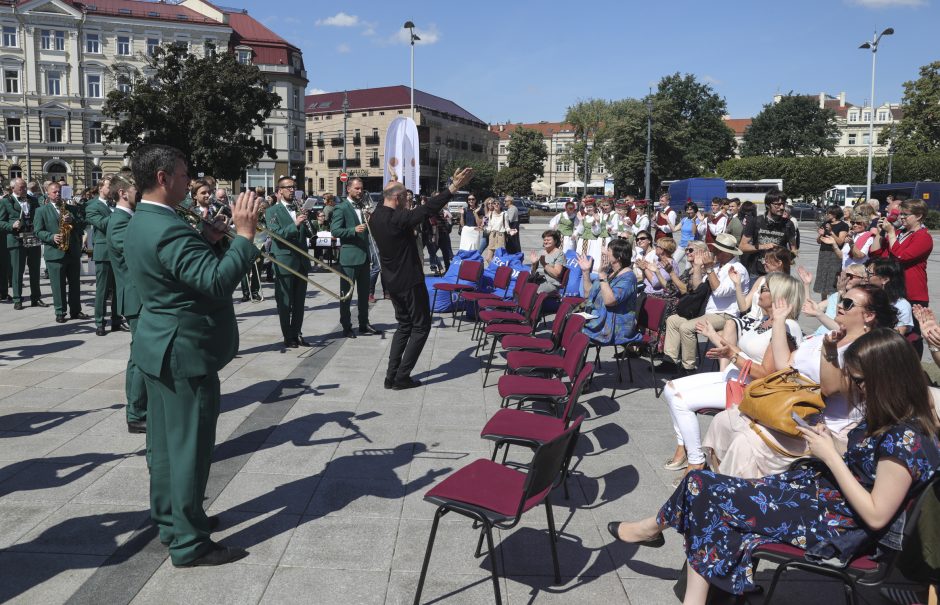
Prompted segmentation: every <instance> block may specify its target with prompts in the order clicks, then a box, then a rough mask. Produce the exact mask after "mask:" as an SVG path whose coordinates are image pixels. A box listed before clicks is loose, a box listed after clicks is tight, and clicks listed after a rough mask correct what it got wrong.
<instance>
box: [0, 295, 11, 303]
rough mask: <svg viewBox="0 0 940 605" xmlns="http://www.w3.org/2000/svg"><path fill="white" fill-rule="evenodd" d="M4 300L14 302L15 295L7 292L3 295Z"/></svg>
mask: <svg viewBox="0 0 940 605" xmlns="http://www.w3.org/2000/svg"><path fill="white" fill-rule="evenodd" d="M2 300H3V302H13V297H12V296H10V295H9V294H7V295H6V296H3V297H2Z"/></svg>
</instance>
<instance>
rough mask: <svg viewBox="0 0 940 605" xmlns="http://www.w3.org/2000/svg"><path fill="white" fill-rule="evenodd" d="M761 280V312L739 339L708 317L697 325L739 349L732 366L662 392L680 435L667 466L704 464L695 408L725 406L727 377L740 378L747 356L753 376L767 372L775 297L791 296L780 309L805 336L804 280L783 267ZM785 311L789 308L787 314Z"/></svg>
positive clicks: (790, 328) (797, 335)
mask: <svg viewBox="0 0 940 605" xmlns="http://www.w3.org/2000/svg"><path fill="white" fill-rule="evenodd" d="M760 281H761V285H760V290H759V293H758V294H757V296H756V297H755V303H756V304H755V305H754V306H755V307H757V308H758V309H760V313H761V315H760V318H759V319H758V320H757V321H756V322H753V323H751V324H749V325H748V327H747V328H745V329H744V330H743V331H742V332H741V337H740V339H736V340H735V343H734V344H729V343H728V342H727V341H725V340H723V339H722V337H721V335H719V334H718V332H717V331H715V328H714V327H712V325H711V324H710V323H708V322H706V321H701V322H699V323H698V325H697V326H696V327H697V329H698V330H699V332H701V333H702V334H703V335H705V336H706V337H707V338H708V339H709V340H710V341H712V343H713V344H714V345H715V346H716V347H732V346H733V347H734V350H735V351H737V352H736V353H735V354H733V355H732V356H731V358H730V361H729V363H728V364H727V368H726V369H724V370H723V371H719V372H703V373H700V374H692V375H690V376H686V377H684V378H679V379H676V380H672V381H669V382H668V383H666V388H665V389H664V390H663V397H664V398H665V399H666V404H667V405H668V406H669V414H670V415H671V416H672V425H673V428H674V429H675V431H676V440H677V441H678V443H679V445H678V446H677V447H676V453H675V454H673V456H672V458H671V459H670V460H668V461H667V462H666V465H665V468H666V469H667V470H679V469H681V468H682V467H684V466H688V469H689V470H695V469H701V468H704V467H705V454H704V453H703V452H702V446H701V442H702V437H701V433H700V432H699V424H698V418H696V416H695V412H696V411H697V410H702V409H713V410H720V409H724V407H725V403H726V393H725V387H726V383H727V382H728V381H729V380H737V379H738V378H739V376H740V374H741V369H743V367H744V366H745V364H747V363H748V362H750V363H752V364H753V366H754V369H753V375H754V377H756V378H762V377H763V376H765V375H766V373H765V371H764V370H763V368H761V367H760V364H761V361H762V360H763V359H764V357H765V355H766V354H767V350H768V349H769V347H770V337H771V327H772V323H773V320H772V317H771V311H772V310H773V301H775V300H783V301H786V303H787V305H786V306H783V305H779V306H778V310H779V311H780V313H781V314H783V323H784V325H785V329H786V333H787V336H788V337H789V338H790V339H791V340H792V341H793V342H794V343H795V344H799V343H800V342H801V341H802V340H803V334H802V332H800V326H799V324H798V323H796V319H797V317H799V309H800V304H801V303H802V302H803V299H804V297H805V296H806V295H805V293H804V289H803V283H802V282H800V280H798V279H796V278H794V277H790V276H789V275H786V274H784V273H768V274H767V275H766V276H764V277H761V280H760ZM785 311H787V312H786V313H785V314H784V312H785ZM726 361H728V360H727V359H726Z"/></svg>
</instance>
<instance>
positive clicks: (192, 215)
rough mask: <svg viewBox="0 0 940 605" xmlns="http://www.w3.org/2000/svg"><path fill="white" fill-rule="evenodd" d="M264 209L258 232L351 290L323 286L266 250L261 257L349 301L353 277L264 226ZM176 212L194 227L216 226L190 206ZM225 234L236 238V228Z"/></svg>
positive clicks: (179, 207) (259, 212) (351, 293)
mask: <svg viewBox="0 0 940 605" xmlns="http://www.w3.org/2000/svg"><path fill="white" fill-rule="evenodd" d="M264 210H265V209H260V210H259V211H258V227H257V229H258V232H259V233H264V234H265V235H267V236H268V237H270V238H271V239H273V240H275V241H277V242H278V243H280V244H282V245H284V246H287V247H288V248H290V249H291V250H293V251H294V252H297V253H298V254H303V255H304V256H306V257H307V258H308V259H310V262H312V263H316V264H317V265H318V266H320V267H323V268H324V269H326V270H327V271H330V272H332V273H335V274H336V275H337V276H338V277H339V278H340V279H343V280H346V282H347V283H349V291H347V292H346V296H340V295H339V294H337V293H336V292H333V291H332V290H330V289H329V288H326V287H324V286H322V285H321V284H319V283H317V282H316V281H314V280H313V279H311V278H310V277H309V276H307V275H304V274H303V273H301V272H300V271H296V270H295V269H294V268H293V267H289V266H287V265H286V264H285V263H282V262H281V261H279V260H277V259H276V258H274V256H273V255H271V254H268V253H266V252H259V254H260V255H261V257H262V258H263V259H265V260H267V261H270V262H272V263H274V264H275V265H277V266H278V267H280V268H281V269H283V270H284V271H287V272H288V273H290V274H291V275H293V276H295V277H297V278H300V279H302V280H304V281H306V282H307V283H308V284H309V285H311V286H312V287H314V288H317V289H319V290H322V291H323V293H324V294H327V295H329V296H332V297H333V298H335V299H337V300H340V301H343V302H345V301H347V300H350V299H351V298H352V295H353V290H354V288H353V286H354V285H355V282H353V280H352V278H350V277H349V276H347V275H345V274H343V273H341V272H339V271H337V270H336V269H334V268H333V267H330V266H329V265H327V264H326V263H324V262H323V261H321V260H320V259H318V258H316V257H314V255H312V254H310V251H309V250H304V249H302V248H301V247H300V246H297V245H295V244H294V243H293V242H290V241H288V240H286V239H284V238H283V237H281V236H280V235H278V234H276V233H274V232H273V231H271V230H270V229H268V228H267V227H265V226H264ZM176 213H177V214H178V215H180V217H182V218H183V220H185V221H186V222H187V223H189V224H190V225H191V226H192V227H193V229H198V228H199V225H201V224H203V223H205V224H206V225H208V226H210V227H213V228H214V225H213V224H212V223H211V222H210V221H208V220H206V219H205V218H204V217H202V216H199V214H197V213H196V212H194V211H192V210H191V209H189V208H183V207H182V206H177V207H176ZM219 214H221V213H219ZM219 214H217V215H216V216H219ZM223 235H224V236H225V237H227V238H229V239H235V237H236V233H235V230H234V229H232V228H229V229H228V230H227V231H224V232H223Z"/></svg>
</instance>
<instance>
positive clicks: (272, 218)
mask: <svg viewBox="0 0 940 605" xmlns="http://www.w3.org/2000/svg"><path fill="white" fill-rule="evenodd" d="M264 223H265V225H266V226H267V228H268V230H269V231H271V232H272V233H274V234H275V235H277V236H278V237H283V238H284V239H286V240H287V241H289V242H290V243H292V244H294V245H295V246H297V247H299V248H300V249H301V250H306V249H307V236H308V231H307V226H306V225H305V224H301V225H300V226H297V225H295V224H294V219H292V218H291V217H290V212H288V211H287V208H285V207H284V204H282V203H280V202H278V203H277V204H274V205H273V206H271V207H270V208H268V209H267V210H265V211H264ZM271 254H272V255H273V256H274V258H275V259H277V260H278V261H280V262H282V263H285V264H287V266H289V267H290V268H291V269H294V270H295V271H300V272H302V273H307V272H309V271H310V257H308V256H307V255H305V254H300V253H298V252H296V251H294V250H291V249H290V248H289V247H287V246H285V245H284V244H282V243H281V242H279V241H277V240H276V239H273V238H272V239H271Z"/></svg>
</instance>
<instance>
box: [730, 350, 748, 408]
mask: <svg viewBox="0 0 940 605" xmlns="http://www.w3.org/2000/svg"><path fill="white" fill-rule="evenodd" d="M750 374H751V360H750V359H748V360H747V361H745V362H744V366H743V367H742V368H741V371H740V372H738V375H737V377H735V378H732V379H731V380H729V381H728V382H727V383H725V409H726V410H728V409H731V408H733V407H734V406H736V405H741V400H742V399H744V390H745V389H746V388H747V378H748V376H750Z"/></svg>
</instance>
